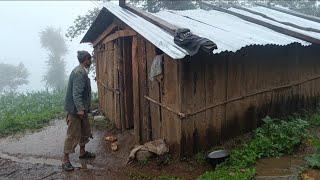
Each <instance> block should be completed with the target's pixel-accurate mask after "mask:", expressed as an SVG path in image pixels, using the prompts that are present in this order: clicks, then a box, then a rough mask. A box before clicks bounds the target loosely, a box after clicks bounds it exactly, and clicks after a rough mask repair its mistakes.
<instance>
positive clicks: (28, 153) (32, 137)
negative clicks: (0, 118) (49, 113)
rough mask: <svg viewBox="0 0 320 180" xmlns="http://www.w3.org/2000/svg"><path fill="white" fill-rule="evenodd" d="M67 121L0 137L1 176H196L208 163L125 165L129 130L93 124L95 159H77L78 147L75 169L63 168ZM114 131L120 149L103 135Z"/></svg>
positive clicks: (91, 146) (130, 141)
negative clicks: (113, 145)
mask: <svg viewBox="0 0 320 180" xmlns="http://www.w3.org/2000/svg"><path fill="white" fill-rule="evenodd" d="M66 129H67V125H66V123H65V121H64V120H54V121H52V122H51V123H50V125H49V126H47V127H45V128H43V129H41V130H39V131H38V132H30V133H26V134H21V135H15V136H10V137H6V138H2V139H0V179H85V180H86V179H154V178H155V177H158V176H171V177H180V178H182V179H196V177H198V176H199V175H201V174H202V173H203V172H205V171H206V170H210V169H211V167H210V166H207V165H203V166H202V165H197V164H196V163H195V162H192V161H188V162H181V161H179V160H175V161H174V160H170V161H169V162H167V164H166V165H163V164H161V163H160V164H159V161H157V160H151V161H150V162H148V163H147V165H141V164H140V163H133V164H130V165H127V157H128V156H129V152H130V150H131V149H132V148H133V147H134V136H133V132H132V131H126V132H124V133H120V132H116V131H111V130H107V129H109V128H105V127H104V128H97V127H94V128H93V137H94V138H93V139H92V140H91V141H90V142H89V143H88V144H87V146H86V149H87V150H88V151H91V152H94V153H96V155H97V156H96V158H95V159H94V160H87V161H85V160H79V158H78V156H79V153H78V150H79V148H77V149H76V153H75V154H72V155H71V156H70V158H71V162H72V164H73V165H74V166H75V167H76V170H75V171H74V172H71V173H68V172H63V171H62V169H61V158H62V154H63V143H64V138H65V134H66ZM111 133H112V134H113V135H115V136H116V137H117V139H118V145H119V149H118V151H116V152H113V151H112V150H111V147H110V143H109V142H107V141H105V136H107V135H110V134H111Z"/></svg>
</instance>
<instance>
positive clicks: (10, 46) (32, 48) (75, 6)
mask: <svg viewBox="0 0 320 180" xmlns="http://www.w3.org/2000/svg"><path fill="white" fill-rule="evenodd" d="M97 5H98V3H97V2H93V1H67V2H65V1H12V2H10V1H0V24H1V25H0V27H1V28H0V39H1V45H0V47H1V48H0V62H2V63H9V64H15V65H17V64H18V63H19V62H23V63H24V64H25V66H26V67H27V69H28V70H29V72H30V76H29V80H30V83H29V85H28V86H27V87H25V88H26V89H28V90H41V89H45V86H44V83H43V82H41V80H42V77H43V75H44V73H45V72H46V64H45V61H46V60H47V51H46V50H44V49H42V48H41V45H40V38H39V32H40V31H41V30H43V29H45V28H46V27H48V26H52V27H55V28H60V29H61V30H62V32H63V34H65V32H66V30H67V28H68V27H69V26H70V25H72V24H73V21H74V19H75V18H76V17H77V16H78V15H83V14H85V13H86V12H87V11H88V10H90V9H93V8H94V7H96V6H97ZM81 38H82V36H81V37H79V38H78V39H75V40H73V41H72V42H70V41H67V45H68V48H69V52H68V54H67V55H66V57H65V61H66V63H67V74H68V75H69V73H70V72H71V70H72V69H73V67H74V66H76V65H78V62H77V58H76V52H77V50H88V51H89V52H90V53H91V52H92V48H91V46H89V45H88V44H79V42H80V40H81ZM90 77H91V76H90ZM91 81H93V80H92V78H91ZM93 89H96V87H93Z"/></svg>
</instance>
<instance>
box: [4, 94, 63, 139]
mask: <svg viewBox="0 0 320 180" xmlns="http://www.w3.org/2000/svg"><path fill="white" fill-rule="evenodd" d="M64 95H65V93H64V92H54V93H50V92H33V93H24V94H16V93H7V94H4V95H1V96H0V136H7V135H11V134H14V133H18V132H24V131H26V130H34V129H38V128H41V127H43V125H45V124H47V123H48V122H49V121H50V120H51V119H54V118H56V117H57V116H59V115H61V114H62V112H63V101H64Z"/></svg>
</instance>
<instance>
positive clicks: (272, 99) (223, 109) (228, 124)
mask: <svg viewBox="0 0 320 180" xmlns="http://www.w3.org/2000/svg"><path fill="white" fill-rule="evenodd" d="M319 50H320V48H319V46H311V47H302V46H300V45H298V44H292V45H289V46H286V47H276V46H265V47H259V48H257V47H255V46H251V47H247V48H243V49H242V50H240V51H238V52H237V53H222V54H219V55H215V56H214V57H212V56H211V57H209V56H204V55H197V56H194V57H193V58H192V59H191V60H190V61H189V62H187V61H183V63H182V74H181V78H182V83H181V85H182V86H183V89H182V112H186V113H192V112H195V111H197V110H199V109H201V108H204V107H207V106H210V105H212V104H216V103H220V102H224V101H228V100H230V99H233V98H238V97H241V96H245V95H247V94H252V93H255V92H258V91H263V90H266V89H270V88H275V87H279V86H285V85H288V84H290V83H292V82H297V81H301V80H305V79H308V78H310V77H312V76H315V75H320V61H319V58H318V56H317V51H319ZM319 95H320V80H319V79H317V80H313V81H310V82H307V83H303V84H301V85H298V86H292V87H289V88H282V89H277V90H273V91H268V92H264V93H261V94H257V95H254V96H251V97H247V98H243V99H241V100H238V101H234V102H230V103H227V104H224V105H220V106H217V107H215V108H212V109H208V110H206V111H203V112H201V113H198V114H196V115H192V116H190V117H187V118H185V119H182V121H181V122H182V124H181V126H182V130H181V149H182V153H183V154H184V155H191V154H194V153H196V152H198V151H200V150H205V149H208V148H209V147H211V146H213V145H217V144H219V143H221V142H223V141H225V140H227V139H229V138H231V137H234V136H237V135H239V134H243V133H245V132H248V131H250V130H252V129H254V128H256V127H257V126H259V125H260V124H261V119H262V118H263V117H265V116H266V115H270V116H272V117H282V116H285V115H288V114H290V113H294V112H296V111H298V110H299V109H301V108H315V107H316V105H317V103H319Z"/></svg>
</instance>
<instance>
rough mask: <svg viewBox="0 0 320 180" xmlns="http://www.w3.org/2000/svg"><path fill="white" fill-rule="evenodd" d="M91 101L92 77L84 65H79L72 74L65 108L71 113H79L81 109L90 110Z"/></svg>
mask: <svg viewBox="0 0 320 180" xmlns="http://www.w3.org/2000/svg"><path fill="white" fill-rule="evenodd" d="M90 102H91V85H90V79H89V77H88V74H87V72H86V70H85V69H84V67H82V66H81V65H79V66H77V67H76V68H74V69H73V71H72V72H71V74H70V77H69V82H68V89H67V94H66V98H65V106H64V109H65V111H67V112H68V113H69V114H77V112H79V111H81V110H84V111H86V112H89V111H90Z"/></svg>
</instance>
